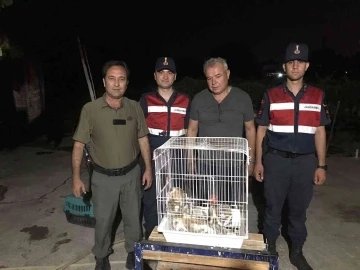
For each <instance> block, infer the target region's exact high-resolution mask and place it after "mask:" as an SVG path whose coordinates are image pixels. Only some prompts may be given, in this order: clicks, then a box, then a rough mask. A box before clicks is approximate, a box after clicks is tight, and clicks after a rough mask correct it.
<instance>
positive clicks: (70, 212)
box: [64, 194, 96, 228]
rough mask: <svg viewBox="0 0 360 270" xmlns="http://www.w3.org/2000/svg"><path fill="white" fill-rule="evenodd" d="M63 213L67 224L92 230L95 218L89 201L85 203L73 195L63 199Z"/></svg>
mask: <svg viewBox="0 0 360 270" xmlns="http://www.w3.org/2000/svg"><path fill="white" fill-rule="evenodd" d="M64 212H65V215H66V219H67V221H68V222H69V223H72V224H76V225H80V226H84V227H88V228H94V227H95V223H96V220H95V217H94V212H93V203H92V201H91V200H90V201H89V202H88V203H85V202H84V201H83V199H81V198H76V197H75V196H74V195H73V194H71V195H68V196H66V197H65V203H64Z"/></svg>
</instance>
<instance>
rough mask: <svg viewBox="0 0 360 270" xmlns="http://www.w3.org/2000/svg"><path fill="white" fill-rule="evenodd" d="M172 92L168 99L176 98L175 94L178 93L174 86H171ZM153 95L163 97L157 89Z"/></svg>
mask: <svg viewBox="0 0 360 270" xmlns="http://www.w3.org/2000/svg"><path fill="white" fill-rule="evenodd" d="M173 90H174V91H173V93H172V94H171V96H170V98H169V100H171V99H173V98H176V96H177V95H178V93H179V92H178V91H177V90H176V89H175V88H173ZM155 95H156V97H157V98H160V99H163V97H162V96H161V95H160V94H159V91H157V90H156V91H155Z"/></svg>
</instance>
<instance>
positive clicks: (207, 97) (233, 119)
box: [190, 87, 254, 137]
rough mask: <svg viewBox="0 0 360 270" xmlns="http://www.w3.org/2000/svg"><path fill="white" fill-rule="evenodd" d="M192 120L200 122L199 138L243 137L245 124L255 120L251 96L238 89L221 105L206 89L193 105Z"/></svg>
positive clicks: (234, 89)
mask: <svg viewBox="0 0 360 270" xmlns="http://www.w3.org/2000/svg"><path fill="white" fill-rule="evenodd" d="M190 119H192V120H195V121H199V137H243V135H244V122H249V121H251V120H253V119H254V110H253V105H252V101H251V98H250V96H249V94H248V93H246V92H245V91H243V90H241V89H239V88H237V87H231V91H230V92H229V94H228V95H227V96H226V97H225V98H224V100H223V101H221V102H220V103H219V102H218V101H216V99H215V98H214V96H213V94H212V93H211V92H210V91H209V90H208V89H204V90H202V91H201V92H200V93H198V94H196V95H195V97H194V99H193V101H192V103H191V111H190Z"/></svg>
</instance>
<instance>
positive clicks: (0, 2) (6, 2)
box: [0, 0, 14, 11]
mask: <svg viewBox="0 0 360 270" xmlns="http://www.w3.org/2000/svg"><path fill="white" fill-rule="evenodd" d="M13 2H14V1H13V0H0V11H1V10H2V9H4V8H6V7H8V6H11V5H12V4H13Z"/></svg>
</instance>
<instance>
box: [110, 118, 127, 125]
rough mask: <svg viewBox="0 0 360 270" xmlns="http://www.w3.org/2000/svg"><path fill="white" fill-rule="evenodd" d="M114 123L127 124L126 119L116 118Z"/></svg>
mask: <svg viewBox="0 0 360 270" xmlns="http://www.w3.org/2000/svg"><path fill="white" fill-rule="evenodd" d="M113 125H115V126H121V125H126V120H125V119H114V120H113Z"/></svg>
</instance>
